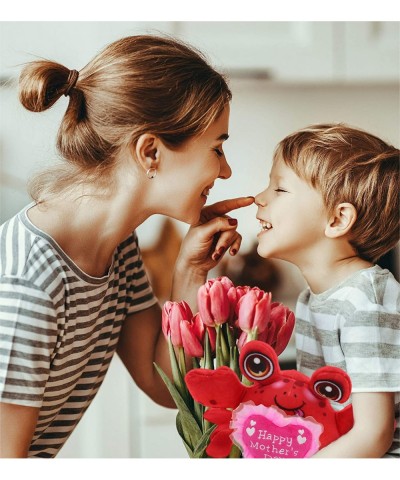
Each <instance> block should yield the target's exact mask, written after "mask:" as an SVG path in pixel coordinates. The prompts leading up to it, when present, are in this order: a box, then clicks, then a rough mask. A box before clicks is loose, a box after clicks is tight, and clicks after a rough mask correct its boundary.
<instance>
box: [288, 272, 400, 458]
mask: <svg viewBox="0 0 400 480" xmlns="http://www.w3.org/2000/svg"><path fill="white" fill-rule="evenodd" d="M296 350H297V368H298V369H299V370H300V371H302V372H303V373H305V374H306V375H308V376H310V375H311V374H312V372H314V371H315V370H316V369H317V368H319V367H322V366H324V365H333V366H335V367H339V368H342V369H343V370H345V371H347V373H348V374H349V376H350V378H351V381H352V385H353V388H352V391H353V392H354V393H356V392H395V395H394V397H395V400H394V401H395V417H396V425H397V427H396V430H395V431H394V437H393V443H392V446H391V447H390V449H389V451H388V452H387V453H388V455H390V456H396V457H399V456H400V428H399V427H400V424H399V421H400V285H399V283H398V282H397V281H396V280H395V278H394V277H393V275H392V274H391V273H390V272H389V271H388V270H383V269H382V268H381V267H379V266H378V265H375V266H373V267H371V268H367V269H364V270H360V271H358V272H356V273H354V274H353V275H351V276H350V277H349V278H347V279H346V280H345V281H344V282H342V283H341V284H340V285H338V286H336V287H334V288H331V289H329V290H327V291H326V292H323V293H321V294H318V295H315V294H313V293H312V292H311V291H310V289H307V290H305V291H304V292H302V293H301V294H300V297H299V300H298V303H297V306H296ZM337 405H338V404H335V408H336V406H337ZM343 407H344V405H343V406H342V407H341V408H343ZM365 421H370V419H365Z"/></svg>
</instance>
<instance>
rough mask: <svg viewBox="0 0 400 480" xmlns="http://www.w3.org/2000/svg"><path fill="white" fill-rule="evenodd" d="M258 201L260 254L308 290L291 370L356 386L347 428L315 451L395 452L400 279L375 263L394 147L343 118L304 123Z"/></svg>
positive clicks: (386, 223) (384, 232)
mask: <svg viewBox="0 0 400 480" xmlns="http://www.w3.org/2000/svg"><path fill="white" fill-rule="evenodd" d="M255 202H256V204H257V206H258V212H257V218H258V219H259V220H260V222H261V226H262V231H261V232H260V233H259V235H258V240H259V245H258V253H259V254H260V255H261V256H262V257H264V258H278V259H282V260H286V261H289V262H291V263H293V264H295V265H297V266H298V267H299V269H300V270H301V272H302V274H303V276H304V278H305V280H306V282H307V284H308V286H309V288H307V290H305V291H304V292H302V293H301V294H300V297H299V299H298V303H297V306H296V349H297V368H298V369H299V370H300V371H302V372H303V373H305V374H306V375H311V373H312V372H313V371H314V370H316V369H317V368H319V367H321V366H323V365H334V366H337V367H339V368H342V369H343V370H345V371H347V373H348V374H349V375H350V377H351V380H352V384H353V390H352V399H351V401H352V404H353V411H354V426H353V428H352V429H351V430H350V431H349V432H348V433H347V434H345V435H343V436H342V437H340V438H339V439H338V440H336V441H335V442H333V443H331V444H330V445H328V446H327V447H325V448H324V449H322V450H320V451H319V452H318V453H317V454H316V456H317V457H360V458H362V457H382V456H388V457H389V456H390V457H397V458H399V457H400V438H399V433H400V429H399V417H400V314H399V307H400V285H399V283H398V282H397V281H396V280H395V279H394V277H393V275H392V274H391V273H390V272H389V271H388V270H383V269H382V268H380V267H379V266H378V265H376V264H375V262H376V261H377V259H379V258H380V257H381V256H382V255H383V254H384V253H386V252H387V251H389V250H390V249H391V248H393V247H394V246H395V245H396V244H397V242H398V240H399V150H398V149H397V148H394V147H391V146H389V145H387V144H386V143H385V142H383V141H382V140H380V139H379V138H377V137H375V136H373V135H370V134H368V133H366V132H363V131H360V130H357V129H355V128H350V127H348V126H346V125H343V124H339V125H333V124H329V125H314V126H310V127H308V128H305V129H303V130H301V131H298V132H295V133H293V134H291V135H289V136H288V137H286V138H285V139H284V140H282V141H281V142H280V143H279V145H278V147H277V149H276V151H275V154H274V160H273V167H272V170H271V175H270V184H269V186H268V188H267V189H266V190H265V191H263V192H261V193H259V194H258V195H257V196H256V199H255ZM338 408H339V406H338ZM341 408H342V407H341ZM394 425H396V428H394Z"/></svg>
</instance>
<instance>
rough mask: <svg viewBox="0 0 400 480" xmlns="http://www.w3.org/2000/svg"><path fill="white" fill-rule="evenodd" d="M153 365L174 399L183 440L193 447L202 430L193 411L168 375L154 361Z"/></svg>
mask: <svg viewBox="0 0 400 480" xmlns="http://www.w3.org/2000/svg"><path fill="white" fill-rule="evenodd" d="M154 366H155V367H156V369H157V372H158V373H159V374H160V376H161V378H162V379H163V381H164V383H165V385H166V386H167V388H168V390H169V392H170V394H171V396H172V398H173V399H174V401H175V404H176V406H177V407H178V409H179V412H180V416H181V418H180V420H181V422H182V431H183V432H184V440H185V441H186V443H187V444H188V445H189V447H190V448H193V446H194V445H196V444H197V443H198V441H199V439H200V438H201V436H202V434H203V432H202V431H201V429H200V427H199V425H198V424H197V422H196V419H195V417H194V415H193V413H192V412H191V411H190V409H189V408H188V406H187V404H186V402H185V400H184V399H183V398H182V396H181V395H180V393H179V391H178V390H177V388H176V387H175V385H174V384H173V383H172V382H171V380H170V379H169V378H168V376H167V375H166V374H165V373H164V372H163V370H162V369H161V368H160V367H159V366H158V365H157V364H156V363H154Z"/></svg>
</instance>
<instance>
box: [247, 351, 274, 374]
mask: <svg viewBox="0 0 400 480" xmlns="http://www.w3.org/2000/svg"><path fill="white" fill-rule="evenodd" d="M243 367H244V371H245V372H246V374H247V375H248V377H249V378H251V379H253V380H265V379H266V378H268V377H270V376H271V375H272V373H273V371H274V365H273V363H272V362H271V360H270V359H269V358H268V357H266V356H265V355H262V354H261V353H250V354H249V355H248V356H247V357H246V358H245V360H244V364H243Z"/></svg>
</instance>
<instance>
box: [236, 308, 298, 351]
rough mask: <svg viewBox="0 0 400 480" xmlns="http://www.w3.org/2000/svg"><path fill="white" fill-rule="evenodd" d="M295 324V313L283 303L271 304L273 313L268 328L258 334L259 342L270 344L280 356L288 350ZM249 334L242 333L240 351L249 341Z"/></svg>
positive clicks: (239, 343) (238, 344)
mask: <svg viewBox="0 0 400 480" xmlns="http://www.w3.org/2000/svg"><path fill="white" fill-rule="evenodd" d="M294 323H295V317H294V313H293V312H292V311H291V310H289V308H287V307H285V306H284V305H282V304H281V303H278V302H274V303H272V304H271V313H270V316H269V321H268V324H267V328H266V329H265V330H264V331H262V332H261V333H259V334H258V336H257V340H260V341H262V342H265V343H268V344H269V345H271V347H272V348H273V349H274V350H275V351H276V354H277V355H280V354H281V353H282V352H283V351H284V350H285V348H286V346H287V344H288V343H289V340H290V338H291V336H292V332H293V328H294ZM247 337H248V333H247V332H245V331H244V332H242V334H241V335H240V337H239V339H238V343H237V346H238V349H239V351H240V350H241V349H242V347H243V345H244V344H245V343H247V341H248V338H247Z"/></svg>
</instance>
